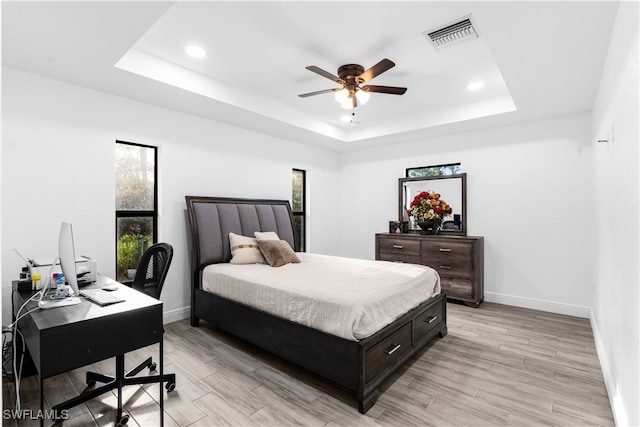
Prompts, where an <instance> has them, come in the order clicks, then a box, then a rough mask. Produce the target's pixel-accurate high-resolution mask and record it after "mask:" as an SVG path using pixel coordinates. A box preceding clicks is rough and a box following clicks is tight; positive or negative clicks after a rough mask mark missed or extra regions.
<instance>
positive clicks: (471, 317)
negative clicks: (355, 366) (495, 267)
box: [3, 303, 614, 427]
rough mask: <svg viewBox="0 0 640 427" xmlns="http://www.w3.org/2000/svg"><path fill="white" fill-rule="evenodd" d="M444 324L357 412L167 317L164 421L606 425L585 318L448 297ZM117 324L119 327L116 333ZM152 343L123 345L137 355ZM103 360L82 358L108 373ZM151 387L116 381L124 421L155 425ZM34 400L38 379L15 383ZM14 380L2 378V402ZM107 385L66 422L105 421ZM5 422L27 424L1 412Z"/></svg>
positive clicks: (68, 383)
mask: <svg viewBox="0 0 640 427" xmlns="http://www.w3.org/2000/svg"><path fill="white" fill-rule="evenodd" d="M448 328H449V334H448V335H447V336H446V337H444V338H440V339H438V338H437V339H436V340H434V342H432V344H431V345H429V346H428V347H427V348H426V349H425V350H424V351H422V352H420V353H418V354H417V355H416V356H415V357H414V358H413V359H411V360H410V361H409V362H408V363H407V364H406V365H405V366H404V367H403V369H401V371H400V372H399V373H398V374H397V375H395V376H394V377H393V378H392V379H390V380H389V381H387V382H386V383H385V385H384V387H383V390H382V392H381V395H380V397H379V399H378V401H377V403H376V404H375V405H374V406H373V408H371V409H370V410H369V412H368V413H367V414H365V415H361V414H360V413H358V411H357V409H356V401H355V398H353V397H352V396H351V395H349V394H348V393H345V392H344V391H342V390H341V389H340V388H338V387H336V386H334V385H332V384H329V383H328V382H325V381H323V380H321V379H320V378H318V377H316V376H314V375H312V374H310V373H308V372H306V371H304V370H302V369H299V368H297V367H295V366H293V365H291V364H288V363H286V362H284V361H282V360H280V359H278V358H276V357H274V356H272V355H269V354H267V353H265V352H262V351H261V350H259V349H257V348H255V347H252V346H249V345H247V344H245V343H243V342H241V341H239V340H237V339H235V338H233V337H230V336H229V335H226V334H224V333H222V332H220V331H218V330H216V329H214V328H212V327H210V326H208V325H207V324H206V322H201V327H199V328H192V327H191V326H189V323H188V321H186V320H185V321H181V322H176V323H172V324H169V325H166V334H165V353H166V356H165V371H166V372H175V373H176V374H177V388H176V390H175V391H173V392H171V393H168V394H166V393H165V410H166V412H165V414H166V415H165V425H166V426H192V427H196V426H216V425H233V426H258V425H259V426H289V425H291V426H293V425H296V426H297V425H312V426H327V427H334V426H377V427H380V426H425V425H426V426H431V425H433V426H439V425H455V426H462V425H467V426H501V425H515V426H543V425H544V426H546V425H554V426H555V425H557V426H592V425H601V426H611V425H614V421H613V417H612V414H611V409H610V407H609V401H608V398H607V392H606V389H605V386H604V380H603V377H602V372H601V369H600V365H599V362H598V358H597V355H596V351H595V346H594V340H593V334H592V331H591V327H590V325H589V321H588V320H586V319H579V318H574V317H569V316H561V315H555V314H549V313H544V312H539V311H533V310H527V309H521V308H515V307H509V306H504V305H499V304H491V303H484V304H482V305H481V307H480V308H478V309H474V308H470V307H466V306H463V305H458V304H452V303H449V304H448ZM122 333H126V331H122ZM149 354H151V355H156V354H157V348H147V349H144V350H143V351H137V352H135V353H132V354H129V355H127V360H128V365H129V364H131V366H133V365H135V364H136V363H137V362H139V361H140V360H142V359H143V358H145V357H147V355H149ZM112 364H113V360H109V361H104V362H100V363H98V364H94V365H92V366H91V367H90V368H91V369H92V370H97V371H100V372H104V373H110V372H111V371H112V369H113V366H112ZM86 370H88V369H87V368H83V369H78V370H75V371H72V372H70V373H67V374H63V375H59V376H57V377H54V378H51V379H48V380H46V381H45V393H46V396H47V399H48V401H49V400H51V401H54V402H58V401H61V400H63V399H67V398H69V397H72V396H73V395H74V394H75V393H77V392H78V391H82V390H83V389H84V388H85V385H84V373H85V371H86ZM158 393H159V390H158V386H155V385H154V386H147V387H145V388H142V387H138V386H134V387H128V388H127V389H126V391H125V396H124V400H125V405H126V410H127V412H128V413H129V414H130V415H131V419H130V420H129V424H128V425H130V426H144V427H146V426H153V425H158V419H159V414H158V406H157V404H156V400H157V398H158ZM21 396H22V408H23V409H25V408H31V409H33V410H35V409H36V408H37V405H38V402H37V399H38V392H37V380H36V378H35V377H30V378H26V379H24V380H23V381H22V386H21ZM14 400H15V396H14V395H13V385H12V384H4V385H3V401H4V407H5V408H9V407H11V405H13V402H14ZM115 402H116V398H115V395H108V396H105V397H103V398H101V399H94V400H93V401H91V402H88V403H87V404H86V405H82V406H80V407H77V408H74V409H73V410H71V413H70V416H71V418H70V419H68V420H67V421H65V422H64V426H95V425H100V426H110V425H111V426H112V425H114V419H115V410H114V409H113V407H114V405H115ZM3 425H7V426H13V425H19V426H23V425H37V423H36V422H35V421H30V422H29V421H21V422H20V423H16V422H15V421H9V420H4V422H3Z"/></svg>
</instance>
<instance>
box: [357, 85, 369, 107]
mask: <svg viewBox="0 0 640 427" xmlns="http://www.w3.org/2000/svg"><path fill="white" fill-rule="evenodd" d="M369 98H371V94H370V93H369V92H365V91H363V90H361V89H359V90H358V91H357V92H356V99H357V100H358V104H360V105H364V104H366V103H367V101H369Z"/></svg>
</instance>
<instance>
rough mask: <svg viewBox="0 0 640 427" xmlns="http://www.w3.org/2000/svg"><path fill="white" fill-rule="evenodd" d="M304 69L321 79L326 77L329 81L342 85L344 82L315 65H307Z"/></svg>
mask: <svg viewBox="0 0 640 427" xmlns="http://www.w3.org/2000/svg"><path fill="white" fill-rule="evenodd" d="M304 68H306V69H307V70H309V71H313V72H314V73H316V74H319V75H321V76H322V77H326V78H328V79H329V80H332V81H334V82H336V83H340V84H344V80H342V79H341V78H340V77H338V76H334V75H333V74H331V73H330V72H328V71H325V70H323V69H322V68H319V67H316V66H315V65H309V66H308V67H304Z"/></svg>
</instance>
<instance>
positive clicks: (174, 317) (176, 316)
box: [162, 306, 191, 324]
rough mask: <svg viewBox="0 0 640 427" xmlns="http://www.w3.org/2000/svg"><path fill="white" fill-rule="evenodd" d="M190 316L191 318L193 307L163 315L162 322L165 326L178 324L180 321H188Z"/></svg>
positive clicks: (166, 312)
mask: <svg viewBox="0 0 640 427" xmlns="http://www.w3.org/2000/svg"><path fill="white" fill-rule="evenodd" d="M189 316H191V306H188V307H182V308H178V309H176V310H171V311H165V312H164V313H162V322H163V323H164V324H167V323H172V322H177V321H179V320H183V319H188V318H189Z"/></svg>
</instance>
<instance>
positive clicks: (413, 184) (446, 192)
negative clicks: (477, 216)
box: [398, 173, 467, 236]
mask: <svg viewBox="0 0 640 427" xmlns="http://www.w3.org/2000/svg"><path fill="white" fill-rule="evenodd" d="M422 191H429V192H436V193H440V197H442V199H443V200H445V201H446V202H447V203H448V204H449V205H450V206H451V207H452V208H453V212H452V213H451V216H449V217H447V218H445V222H444V223H443V227H442V230H440V233H442V234H447V235H449V234H453V235H462V236H466V235H467V213H466V210H467V174H466V173H460V174H456V175H440V176H426V177H420V178H400V179H398V220H399V221H407V220H409V214H408V213H407V210H409V205H410V203H411V201H412V200H413V198H414V197H415V196H416V195H417V194H419V193H420V192H422ZM409 228H410V230H412V227H411V223H410V227H409Z"/></svg>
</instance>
